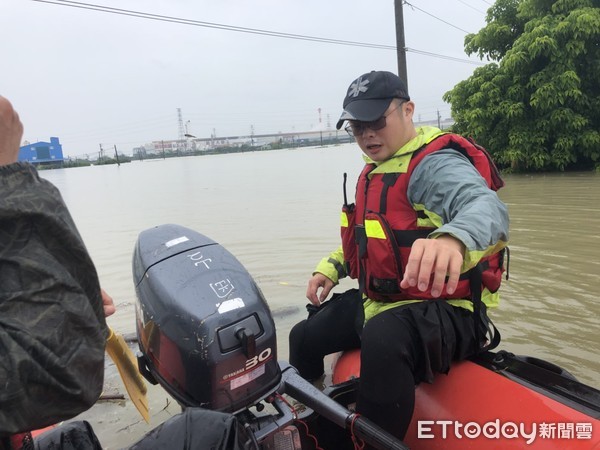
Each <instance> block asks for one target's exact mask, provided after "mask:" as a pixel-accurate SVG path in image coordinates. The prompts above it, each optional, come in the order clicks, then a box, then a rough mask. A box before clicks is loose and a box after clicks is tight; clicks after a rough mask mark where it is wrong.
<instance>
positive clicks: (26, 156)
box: [19, 137, 64, 165]
mask: <svg viewBox="0 0 600 450" xmlns="http://www.w3.org/2000/svg"><path fill="white" fill-rule="evenodd" d="M19 161H28V162H30V163H32V164H53V165H62V163H63V161H64V157H63V152H62V145H60V142H58V138H57V137H51V138H50V142H36V143H34V144H27V145H24V146H23V147H21V148H20V150H19Z"/></svg>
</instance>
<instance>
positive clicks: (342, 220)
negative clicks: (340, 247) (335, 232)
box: [340, 211, 348, 228]
mask: <svg viewBox="0 0 600 450" xmlns="http://www.w3.org/2000/svg"><path fill="white" fill-rule="evenodd" d="M340 225H341V226H342V227H345V228H348V214H346V213H345V212H344V211H342V214H341V216H340Z"/></svg>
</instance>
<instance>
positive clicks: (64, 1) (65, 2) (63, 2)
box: [33, 0, 396, 50]
mask: <svg viewBox="0 0 600 450" xmlns="http://www.w3.org/2000/svg"><path fill="white" fill-rule="evenodd" d="M33 1H35V2H39V3H48V4H54V5H60V6H69V7H73V8H80V9H87V10H92V11H100V12H105V13H111V14H117V15H121V16H131V17H138V18H142V19H150V20H158V21H161V22H171V23H178V24H182V25H192V26H197V27H204V28H215V29H220V30H226V31H237V32H240V33H250V34H258V35H264V36H272V37H280V38H287V39H299V40H304V41H314V42H323V43H328V44H338V45H351V46H355V47H368V48H379V49H384V50H396V47H395V46H393V45H383V44H372V43H368V42H357V41H347V40H341V39H330V38H322V37H316V36H307V35H303V34H292V33H282V32H279V31H269V30H261V29H258V28H247V27H238V26H233V25H225V24H220V23H214V22H203V21H199V20H192V19H185V18H180V17H172V16H165V15H162V14H150V13H145V12H141V11H133V10H129V9H120V8H112V7H109V6H102V5H94V4H91V3H82V2H75V1H70V0H33Z"/></svg>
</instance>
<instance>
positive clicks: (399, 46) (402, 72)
mask: <svg viewBox="0 0 600 450" xmlns="http://www.w3.org/2000/svg"><path fill="white" fill-rule="evenodd" d="M403 3H404V0H394V8H395V10H396V52H397V54H398V76H399V77H400V79H401V80H402V81H404V83H405V84H406V89H408V73H407V70H406V43H405V42H404V13H403V12H402V4H403ZM409 92H410V91H409Z"/></svg>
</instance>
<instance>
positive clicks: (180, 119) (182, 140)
mask: <svg viewBox="0 0 600 450" xmlns="http://www.w3.org/2000/svg"><path fill="white" fill-rule="evenodd" d="M177 121H178V122H179V142H178V144H177V152H178V153H179V150H181V145H182V144H183V145H184V146H185V142H186V141H185V128H184V126H183V117H182V115H181V108H177ZM184 150H186V149H185V148H184Z"/></svg>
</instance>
